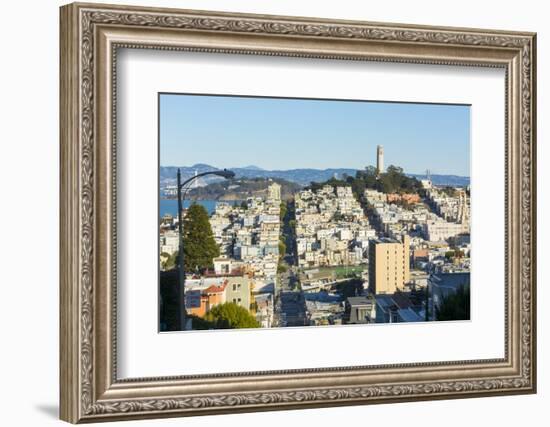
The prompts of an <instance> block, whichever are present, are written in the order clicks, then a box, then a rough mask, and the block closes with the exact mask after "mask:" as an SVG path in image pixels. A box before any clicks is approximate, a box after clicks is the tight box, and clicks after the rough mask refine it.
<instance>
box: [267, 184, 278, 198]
mask: <svg viewBox="0 0 550 427" xmlns="http://www.w3.org/2000/svg"><path fill="white" fill-rule="evenodd" d="M267 198H268V200H271V201H273V202H280V201H281V186H280V185H279V184H277V183H276V182H274V183H273V184H271V185H270V186H269V187H267Z"/></svg>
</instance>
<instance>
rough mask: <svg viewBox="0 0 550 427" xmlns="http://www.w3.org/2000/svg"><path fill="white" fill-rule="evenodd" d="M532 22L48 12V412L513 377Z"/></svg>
mask: <svg viewBox="0 0 550 427" xmlns="http://www.w3.org/2000/svg"><path fill="white" fill-rule="evenodd" d="M535 51H536V47H535V34H532V33H518V32H508V31H495V30H479V29H459V28H437V27H421V26H411V25H401V24H381V23H369V22H353V21H329V20H322V19H314V18H296V17H281V16H262V15H243V14H229V13H217V12H200V11H189V10H174V9H157V8H141V7H129V6H124V7H123V6H110V5H93V4H71V5H67V6H64V7H62V8H61V113H60V115H61V120H60V121H61V164H62V172H61V209H60V210H61V238H60V241H61V284H60V286H61V304H60V305H61V313H60V316H61V352H60V354H61V356H60V359H61V360H60V364H61V365H60V372H61V378H60V381H61V418H62V419H63V420H66V421H69V422H72V423H78V422H90V421H107V420H118V419H120V420H122V419H129V418H154V417H167V416H186V415H201V414H216V413H227V412H244V411H257V410H275V409H279V410H280V409H285V408H288V409H290V408H307V407H322V406H330V405H344V404H345V405H352V404H368V403H381V402H400V401H409V400H429V399H442V398H457V397H475V396H487V395H496V394H520V393H533V392H535V390H536V353H535V349H536V334H535V325H536V322H535V314H536V304H535V303H536V300H535V296H536V286H535V271H536V270H535V268H536V254H535V247H536V245H535V230H536V219H535V212H536V183H535V175H536V174H535V154H536V150H535V148H536V147H535V82H536V78H535V71H536V65H535V64H536V63H535Z"/></svg>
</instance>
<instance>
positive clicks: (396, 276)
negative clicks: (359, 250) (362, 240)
mask: <svg viewBox="0 0 550 427" xmlns="http://www.w3.org/2000/svg"><path fill="white" fill-rule="evenodd" d="M409 244H410V241H409V236H407V235H405V236H404V237H403V242H400V241H398V240H393V239H379V240H371V241H370V243H369V289H370V290H371V292H373V293H374V294H393V293H394V292H395V291H397V290H398V289H399V290H402V289H403V287H404V285H405V283H407V282H408V281H409Z"/></svg>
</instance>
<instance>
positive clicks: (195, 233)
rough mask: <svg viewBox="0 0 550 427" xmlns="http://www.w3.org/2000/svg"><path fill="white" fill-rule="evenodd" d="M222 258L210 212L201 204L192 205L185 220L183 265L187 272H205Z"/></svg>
mask: <svg viewBox="0 0 550 427" xmlns="http://www.w3.org/2000/svg"><path fill="white" fill-rule="evenodd" d="M218 256H220V249H219V247H218V245H217V244H216V241H215V240H214V235H213V233H212V228H211V227H210V221H209V220H208V212H206V209H205V208H204V207H203V206H201V205H199V204H196V203H194V204H192V205H191V206H190V207H189V209H187V213H186V215H185V218H184V219H183V263H184V266H185V271H190V272H191V271H193V272H194V271H204V270H206V269H208V268H210V267H212V266H213V262H212V260H213V259H214V258H216V257H218Z"/></svg>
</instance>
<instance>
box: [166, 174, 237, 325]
mask: <svg viewBox="0 0 550 427" xmlns="http://www.w3.org/2000/svg"><path fill="white" fill-rule="evenodd" d="M206 175H217V176H221V177H222V178H225V179H231V178H233V177H235V172H233V171H229V170H227V169H224V170H217V171H210V172H202V173H199V174H197V175H194V176H192V177H191V178H189V179H187V180H186V181H184V182H181V173H180V170H179V168H178V237H179V249H178V299H179V304H178V313H177V322H178V324H179V327H180V330H181V331H183V330H185V268H184V266H183V218H182V216H181V211H182V209H183V201H184V199H185V195H186V194H187V191H188V190H189V188H187V189H186V190H185V192H183V197H182V189H183V187H185V186H186V185H187V184H189V183H190V182H191V181H193V180H195V179H197V178H200V177H201V176H206Z"/></svg>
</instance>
